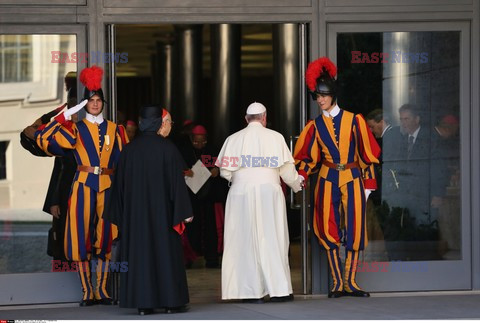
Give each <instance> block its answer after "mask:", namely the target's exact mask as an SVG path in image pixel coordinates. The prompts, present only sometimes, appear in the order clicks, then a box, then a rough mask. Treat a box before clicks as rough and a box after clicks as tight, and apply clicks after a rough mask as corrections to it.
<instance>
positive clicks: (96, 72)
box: [80, 66, 103, 91]
mask: <svg viewBox="0 0 480 323" xmlns="http://www.w3.org/2000/svg"><path fill="white" fill-rule="evenodd" d="M102 78H103V69H102V68H101V67H98V66H92V67H87V68H84V69H83V70H82V72H81V73H80V82H82V84H83V85H85V87H86V88H87V89H89V90H90V91H97V90H99V89H101V87H102Z"/></svg>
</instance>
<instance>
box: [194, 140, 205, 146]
mask: <svg viewBox="0 0 480 323" xmlns="http://www.w3.org/2000/svg"><path fill="white" fill-rule="evenodd" d="M192 143H194V144H195V145H202V144H206V143H207V141H206V140H204V141H195V140H194V141H192Z"/></svg>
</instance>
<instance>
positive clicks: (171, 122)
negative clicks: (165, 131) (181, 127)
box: [163, 119, 175, 125]
mask: <svg viewBox="0 0 480 323" xmlns="http://www.w3.org/2000/svg"><path fill="white" fill-rule="evenodd" d="M167 121H168V122H170V124H171V125H173V124H174V123H175V122H173V121H172V120H170V119H165V120H163V122H167Z"/></svg>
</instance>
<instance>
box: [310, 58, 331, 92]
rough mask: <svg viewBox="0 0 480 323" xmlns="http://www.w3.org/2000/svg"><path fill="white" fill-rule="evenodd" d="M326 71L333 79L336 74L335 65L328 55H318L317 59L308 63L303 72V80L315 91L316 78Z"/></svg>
mask: <svg viewBox="0 0 480 323" xmlns="http://www.w3.org/2000/svg"><path fill="white" fill-rule="evenodd" d="M323 73H327V74H328V76H329V77H330V78H331V79H333V78H335V76H336V75H337V67H336V66H335V64H333V62H332V61H331V60H330V59H329V58H328V57H320V58H319V59H317V60H315V61H313V62H311V63H310V64H308V67H307V71H306V73H305V81H306V83H307V87H308V88H309V90H310V91H312V92H313V91H315V87H316V85H317V79H318V78H319V77H320V76H321V75H322V74H323Z"/></svg>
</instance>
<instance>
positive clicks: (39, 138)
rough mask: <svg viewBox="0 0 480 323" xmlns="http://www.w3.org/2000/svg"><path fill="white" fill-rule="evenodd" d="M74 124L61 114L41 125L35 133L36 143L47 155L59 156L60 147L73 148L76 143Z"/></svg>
mask: <svg viewBox="0 0 480 323" xmlns="http://www.w3.org/2000/svg"><path fill="white" fill-rule="evenodd" d="M74 128H75V124H74V123H73V122H71V121H67V120H65V118H64V117H63V114H61V115H59V116H57V117H56V118H55V119H53V120H52V121H50V122H49V123H47V124H45V125H42V126H41V127H40V128H39V129H38V131H37V132H36V133H35V140H36V142H37V145H38V146H39V147H40V148H41V149H42V150H43V151H45V152H46V153H47V154H48V155H51V156H52V155H55V156H61V155H62V153H61V152H62V149H73V148H74V147H75V144H76V141H77V139H76V134H75V130H74Z"/></svg>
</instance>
